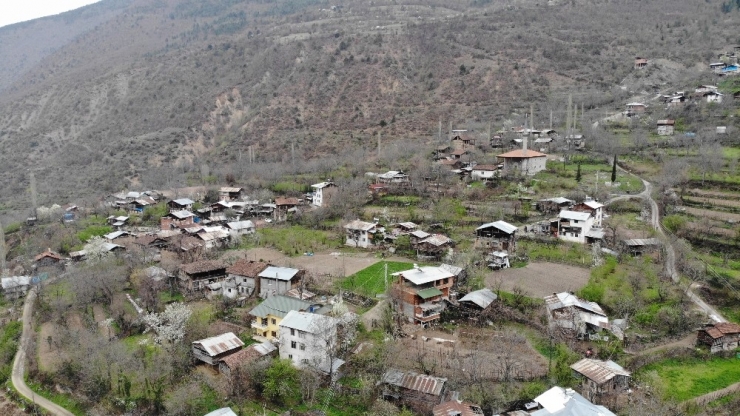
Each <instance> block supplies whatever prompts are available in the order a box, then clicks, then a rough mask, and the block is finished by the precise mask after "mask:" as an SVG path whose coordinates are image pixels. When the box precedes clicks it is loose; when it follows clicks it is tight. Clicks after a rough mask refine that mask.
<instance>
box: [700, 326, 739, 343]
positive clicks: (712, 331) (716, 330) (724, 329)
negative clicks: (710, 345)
mask: <svg viewBox="0 0 740 416" xmlns="http://www.w3.org/2000/svg"><path fill="white" fill-rule="evenodd" d="M704 331H706V333H707V334H709V336H710V337H712V338H714V339H717V338H722V337H723V336H725V335H731V334H740V325H738V324H735V323H732V322H720V323H716V324H714V325H713V326H711V327H707V328H704Z"/></svg>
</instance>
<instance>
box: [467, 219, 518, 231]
mask: <svg viewBox="0 0 740 416" xmlns="http://www.w3.org/2000/svg"><path fill="white" fill-rule="evenodd" d="M490 227H493V228H497V229H499V230H501V231H503V232H505V233H506V234H512V233H514V232H515V231H516V230H517V227H516V226H515V225H511V224H509V223H508V222H506V221H494V222H489V223H486V224H483V225H481V226H480V227H478V228H476V231H477V230H483V229H486V228H490Z"/></svg>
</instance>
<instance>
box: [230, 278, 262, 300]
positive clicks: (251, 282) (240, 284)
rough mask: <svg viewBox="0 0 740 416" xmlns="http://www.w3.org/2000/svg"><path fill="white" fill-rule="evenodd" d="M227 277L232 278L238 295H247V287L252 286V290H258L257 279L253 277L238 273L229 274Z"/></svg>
mask: <svg viewBox="0 0 740 416" xmlns="http://www.w3.org/2000/svg"><path fill="white" fill-rule="evenodd" d="M227 279H233V280H234V282H235V283H236V287H237V290H238V292H239V294H240V295H248V294H249V290H248V288H253V289H254V290H253V292H259V279H255V278H254V277H247V276H240V275H238V274H229V275H228V277H227Z"/></svg>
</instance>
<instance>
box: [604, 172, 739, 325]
mask: <svg viewBox="0 0 740 416" xmlns="http://www.w3.org/2000/svg"><path fill="white" fill-rule="evenodd" d="M620 170H622V171H625V170H624V169H622V168H621V167H620ZM640 180H641V181H642V184H643V185H644V186H645V189H644V190H643V191H642V192H640V193H639V194H634V195H619V196H616V197H614V198H611V199H609V200H608V201H607V202H606V205H608V204H610V203H612V202H615V201H619V200H625V199H632V198H642V199H643V200H645V201H647V202H648V203H649V204H650V213H651V215H650V223H651V224H652V226H653V228H654V229H655V231H657V232H658V234H660V235H661V236H663V237H664V238H663V241H665V251H666V259H665V269H666V273H668V276H670V277H671V279H672V280H673V281H674V282H675V283H678V282H679V280H680V275H679V274H678V270H677V268H676V251H675V250H674V249H673V244H671V242H670V239H669V238H668V236H667V235H666V233H665V230H663V227H662V226H661V224H660V213H659V211H658V203H657V202H655V200H654V199H653V196H652V191H653V185H652V184H651V183H650V182H648V181H646V180H645V179H642V178H640ZM693 288H694V285H691V286H689V288H687V289H686V296H688V297H689V299H690V300H691V301H692V302H694V304H695V305H696V306H697V307H698V308H699V309H701V310H702V311H703V312H704V313H706V314H707V316H709V317H710V318H711V319H712V320H713V321H715V322H727V320H726V319H725V318H724V317H723V316H722V315H721V314H720V313H719V312H718V311H717V310H716V309H714V308H713V307H712V306H710V305H709V304H707V303H706V302H704V300H702V299H701V298H700V297H699V296H698V295H697V294H696V293H695V292H694V291H693Z"/></svg>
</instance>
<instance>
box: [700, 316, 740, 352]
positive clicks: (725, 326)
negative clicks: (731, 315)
mask: <svg viewBox="0 0 740 416" xmlns="http://www.w3.org/2000/svg"><path fill="white" fill-rule="evenodd" d="M696 342H697V344H699V345H705V346H707V347H709V350H710V351H711V352H720V351H732V350H734V349H736V348H738V346H740V344H739V343H740V325H738V324H736V323H732V322H719V323H713V324H709V325H706V326H704V328H702V329H700V330H699V332H698V333H697V337H696Z"/></svg>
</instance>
